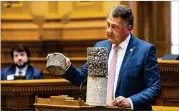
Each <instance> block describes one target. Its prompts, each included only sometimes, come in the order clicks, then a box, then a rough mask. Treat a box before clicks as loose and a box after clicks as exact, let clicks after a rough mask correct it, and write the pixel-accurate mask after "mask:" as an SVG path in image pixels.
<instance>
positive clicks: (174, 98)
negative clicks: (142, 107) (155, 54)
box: [155, 59, 179, 106]
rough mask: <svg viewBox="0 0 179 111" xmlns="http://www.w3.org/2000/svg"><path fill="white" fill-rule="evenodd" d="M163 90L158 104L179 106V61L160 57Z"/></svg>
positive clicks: (157, 101)
mask: <svg viewBox="0 0 179 111" xmlns="http://www.w3.org/2000/svg"><path fill="white" fill-rule="evenodd" d="M158 62H159V68H160V79H161V86H162V92H161V95H160V97H159V98H158V99H157V100H156V103H155V104H156V105H161V106H163V105H165V106H179V61H177V60H161V59H158Z"/></svg>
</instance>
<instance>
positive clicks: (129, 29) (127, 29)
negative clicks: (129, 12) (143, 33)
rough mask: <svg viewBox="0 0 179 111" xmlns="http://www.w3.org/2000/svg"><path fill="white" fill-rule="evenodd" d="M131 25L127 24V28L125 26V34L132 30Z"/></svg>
mask: <svg viewBox="0 0 179 111" xmlns="http://www.w3.org/2000/svg"><path fill="white" fill-rule="evenodd" d="M132 28H133V27H132V25H129V26H128V27H127V28H126V34H127V35H128V34H129V33H130V32H131V31H132Z"/></svg>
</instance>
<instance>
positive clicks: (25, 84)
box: [1, 59, 179, 110]
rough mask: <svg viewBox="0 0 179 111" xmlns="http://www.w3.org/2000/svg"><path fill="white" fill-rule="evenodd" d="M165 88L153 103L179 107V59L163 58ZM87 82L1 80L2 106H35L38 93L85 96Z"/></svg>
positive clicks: (16, 107) (41, 94) (17, 107)
mask: <svg viewBox="0 0 179 111" xmlns="http://www.w3.org/2000/svg"><path fill="white" fill-rule="evenodd" d="M158 61H159V67H160V73H161V74H160V76H161V86H162V91H161V94H160V96H159V97H158V98H157V99H156V101H155V102H154V103H153V105H159V106H179V95H178V94H179V80H178V78H179V61H175V60H173V61H168V60H160V59H158ZM85 89H86V85H83V87H82V92H81V91H80V88H79V87H77V86H75V85H72V84H71V83H69V82H68V81H66V80H64V79H44V80H16V81H1V95H2V100H3V102H2V109H26V110H27V109H31V110H33V109H34V106H33V103H34V102H35V95H38V96H39V97H41V98H42V97H44V98H49V97H50V96H56V95H59V94H64V95H69V96H72V97H75V99H77V98H78V97H82V99H84V100H85V96H84V94H85Z"/></svg>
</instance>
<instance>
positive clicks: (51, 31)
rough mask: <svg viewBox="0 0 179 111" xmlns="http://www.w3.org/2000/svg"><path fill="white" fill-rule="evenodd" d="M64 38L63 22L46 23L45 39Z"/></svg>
mask: <svg viewBox="0 0 179 111" xmlns="http://www.w3.org/2000/svg"><path fill="white" fill-rule="evenodd" d="M61 38H62V23H55V22H54V23H46V24H44V27H43V39H44V40H58V39H61Z"/></svg>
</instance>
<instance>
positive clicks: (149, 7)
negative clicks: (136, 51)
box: [134, 1, 171, 57]
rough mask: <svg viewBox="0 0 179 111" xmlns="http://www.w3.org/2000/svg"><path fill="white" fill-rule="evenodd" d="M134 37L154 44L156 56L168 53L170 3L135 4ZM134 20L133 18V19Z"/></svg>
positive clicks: (145, 2)
mask: <svg viewBox="0 0 179 111" xmlns="http://www.w3.org/2000/svg"><path fill="white" fill-rule="evenodd" d="M136 11H137V14H135V15H136V16H137V21H136V22H137V23H136V25H137V28H138V29H137V31H136V34H137V35H136V36H137V37H139V38H140V39H143V40H145V41H147V42H150V43H152V44H154V45H155V46H156V48H157V56H158V57H163V55H164V54H165V53H170V46H171V43H170V41H171V40H170V38H171V37H170V32H171V31H170V25H171V24H170V2H169V1H160V2H158V1H157V2H156V1H142V2H137V10H136ZM134 19H135V18H134Z"/></svg>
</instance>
